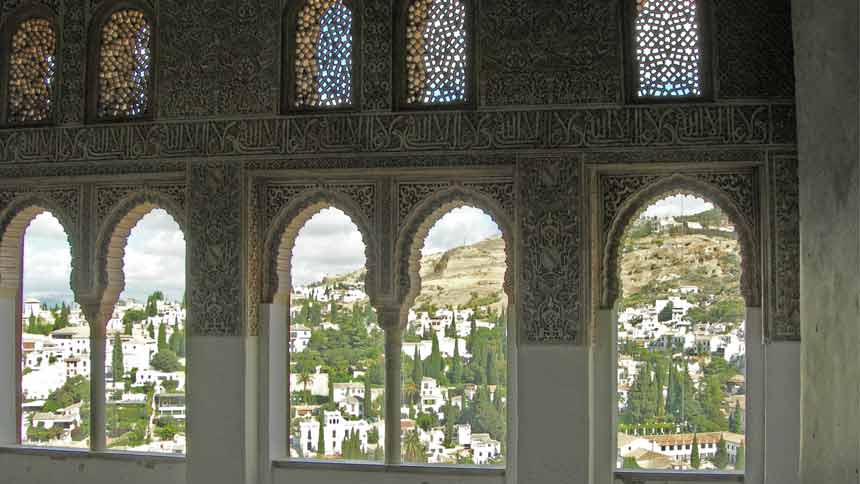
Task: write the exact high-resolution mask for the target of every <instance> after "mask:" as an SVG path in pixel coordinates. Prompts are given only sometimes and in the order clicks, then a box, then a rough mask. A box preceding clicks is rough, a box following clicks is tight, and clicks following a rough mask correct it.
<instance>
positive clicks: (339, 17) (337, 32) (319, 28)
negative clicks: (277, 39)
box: [295, 0, 352, 107]
mask: <svg viewBox="0 0 860 484" xmlns="http://www.w3.org/2000/svg"><path fill="white" fill-rule="evenodd" d="M295 72H296V99H295V104H296V107H319V106H322V107H334V106H344V105H349V104H351V103H352V10H350V8H349V7H347V6H346V5H344V3H343V0H309V1H308V2H307V4H305V6H304V8H303V9H302V11H301V12H300V13H299V16H298V28H297V33H296V71H295Z"/></svg>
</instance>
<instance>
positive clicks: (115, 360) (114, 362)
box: [111, 333, 125, 382]
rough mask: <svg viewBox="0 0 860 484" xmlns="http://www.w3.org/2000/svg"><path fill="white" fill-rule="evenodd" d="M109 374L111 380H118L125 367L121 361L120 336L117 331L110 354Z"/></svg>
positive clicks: (123, 373)
mask: <svg viewBox="0 0 860 484" xmlns="http://www.w3.org/2000/svg"><path fill="white" fill-rule="evenodd" d="M111 374H112V375H113V381H115V382H116V381H119V380H121V379H122V377H123V375H125V367H124V366H123V362H122V338H121V337H120V335H119V333H117V334H116V335H115V336H114V338H113V353H112V354H111Z"/></svg>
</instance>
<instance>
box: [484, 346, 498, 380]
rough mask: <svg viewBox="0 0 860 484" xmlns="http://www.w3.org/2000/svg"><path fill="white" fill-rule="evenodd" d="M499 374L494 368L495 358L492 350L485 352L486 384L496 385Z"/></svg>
mask: <svg viewBox="0 0 860 484" xmlns="http://www.w3.org/2000/svg"><path fill="white" fill-rule="evenodd" d="M498 384H499V374H498V371H497V370H496V359H495V356H494V355H493V352H492V351H488V352H487V385H498Z"/></svg>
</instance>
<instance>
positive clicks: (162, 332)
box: [158, 323, 167, 351]
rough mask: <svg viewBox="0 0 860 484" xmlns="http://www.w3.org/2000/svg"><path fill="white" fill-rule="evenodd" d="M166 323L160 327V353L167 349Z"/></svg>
mask: <svg viewBox="0 0 860 484" xmlns="http://www.w3.org/2000/svg"><path fill="white" fill-rule="evenodd" d="M165 326H166V325H165V324H164V323H161V324H159V325H158V351H164V350H166V349H167V328H166V327H165Z"/></svg>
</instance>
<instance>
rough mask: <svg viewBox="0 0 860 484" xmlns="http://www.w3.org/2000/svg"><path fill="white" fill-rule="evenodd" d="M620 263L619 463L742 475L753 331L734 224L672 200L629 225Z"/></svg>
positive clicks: (693, 203) (697, 205)
mask: <svg viewBox="0 0 860 484" xmlns="http://www.w3.org/2000/svg"><path fill="white" fill-rule="evenodd" d="M619 257H620V264H619V267H620V270H619V277H620V282H621V287H622V294H621V296H620V297H619V298H618V301H617V302H616V310H617V315H618V319H617V332H616V336H617V359H616V365H617V367H616V374H617V387H616V390H617V405H618V406H617V412H618V420H617V421H618V429H617V431H618V434H617V435H618V440H617V462H618V463H619V464H620V467H621V468H623V469H640V468H642V469H652V470H657V469H659V470H665V469H670V470H689V471H696V470H700V469H715V470H737V471H740V470H742V469H743V466H744V461H745V455H744V449H745V443H746V442H745V441H746V438H745V434H746V412H745V410H746V408H747V405H746V404H747V399H746V395H747V382H746V369H747V345H746V342H747V340H748V339H751V338H749V337H748V335H751V334H754V333H751V331H754V330H755V328H752V327H750V326H748V324H747V312H746V305H745V301H744V298H743V296H742V294H741V288H740V285H741V284H740V279H741V252H740V246H739V242H738V236H737V232H736V230H735V227H734V225H733V224H732V223H731V221H730V220H729V218H728V217H727V216H726V215H725V214H724V213H723V212H722V211H721V210H720V209H719V208H718V207H716V206H714V204H713V203H711V202H708V201H706V200H704V199H702V198H699V197H695V196H683V195H676V196H669V197H665V198H662V199H660V200H657V201H655V202H654V203H653V204H651V205H650V206H648V207H647V208H646V210H645V211H644V212H642V214H641V215H640V216H639V217H638V218H637V219H635V220H633V221H631V222H630V224H629V226H628V228H627V231H626V232H625V235H624V239H623V241H622V244H621V247H620V255H619ZM752 339H753V340H754V338H752Z"/></svg>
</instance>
